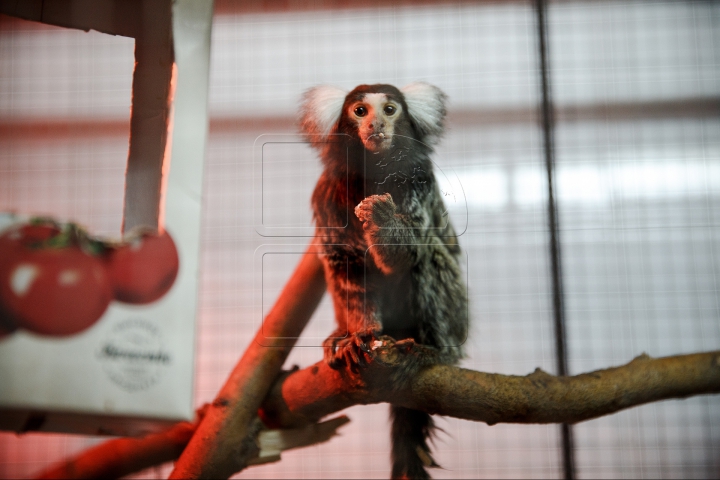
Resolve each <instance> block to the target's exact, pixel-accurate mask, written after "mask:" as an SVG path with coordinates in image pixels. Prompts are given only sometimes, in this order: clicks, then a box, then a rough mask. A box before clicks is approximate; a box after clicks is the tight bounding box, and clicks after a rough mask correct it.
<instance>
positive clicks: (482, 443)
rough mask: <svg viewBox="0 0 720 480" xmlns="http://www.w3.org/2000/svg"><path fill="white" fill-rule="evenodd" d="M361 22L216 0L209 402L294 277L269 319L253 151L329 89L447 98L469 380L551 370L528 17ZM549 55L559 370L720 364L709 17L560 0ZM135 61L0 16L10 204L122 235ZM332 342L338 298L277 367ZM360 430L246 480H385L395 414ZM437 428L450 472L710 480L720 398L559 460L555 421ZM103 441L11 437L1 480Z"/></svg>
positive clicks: (207, 301) (282, 181)
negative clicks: (713, 360) (385, 89)
mask: <svg viewBox="0 0 720 480" xmlns="http://www.w3.org/2000/svg"><path fill="white" fill-rule="evenodd" d="M381 3H382V4H381ZM365 5H366V6H365V7H360V6H356V4H354V3H352V2H347V1H340V0H338V1H336V2H335V1H331V0H326V1H322V2H315V3H312V7H310V6H308V4H306V3H302V4H301V2H279V1H278V2H273V1H266V2H260V1H258V2H230V1H216V8H215V9H216V12H215V18H214V25H213V36H212V58H211V62H212V63H211V72H210V107H209V108H210V127H209V138H208V147H207V155H206V166H205V198H204V199H203V201H204V220H203V222H204V223H203V233H202V245H203V250H202V264H201V268H202V270H201V275H202V282H201V291H200V308H199V312H198V326H197V348H196V373H195V385H196V387H195V390H196V396H195V401H196V404H197V405H198V406H199V405H201V404H202V403H205V402H208V401H211V400H212V399H213V398H214V396H215V393H216V392H217V390H218V389H219V387H220V386H221V385H222V384H223V383H224V381H225V378H226V376H227V374H228V373H229V372H230V369H231V368H232V366H233V365H234V364H235V362H236V361H237V360H238V359H239V357H240V355H241V354H242V352H243V351H244V349H245V347H246V346H247V344H248V343H249V341H250V340H251V338H252V337H253V335H254V333H255V329H256V327H257V325H258V323H259V320H260V318H261V315H262V311H261V310H265V309H267V308H269V306H271V305H272V298H273V295H276V294H277V292H278V291H279V290H280V288H282V285H283V284H284V282H285V281H286V280H287V279H288V278H289V276H290V273H291V272H292V269H293V268H294V266H295V262H296V260H297V258H294V257H293V256H292V255H286V256H284V257H283V258H282V259H281V260H277V261H273V262H271V263H269V264H268V265H267V267H266V269H265V270H264V271H263V272H262V273H263V281H264V284H263V285H264V286H263V288H264V289H266V290H264V291H263V296H262V297H263V301H262V303H263V305H262V307H259V306H258V295H259V292H258V290H257V289H256V288H255V284H254V275H255V274H254V273H253V268H252V266H253V262H254V259H255V250H256V249H257V248H258V247H259V246H261V245H268V244H270V245H277V246H278V247H277V248H278V249H279V250H283V249H284V250H288V249H290V250H292V248H293V247H291V245H300V246H299V247H298V249H297V251H299V252H301V251H302V249H303V247H302V245H303V244H305V243H307V241H308V239H307V238H303V237H294V238H292V237H273V238H269V237H261V236H260V235H259V234H258V233H257V232H256V230H255V224H254V222H255V212H254V211H253V208H254V207H253V195H254V194H253V180H252V179H253V145H254V143H255V140H256V138H257V137H258V136H260V135H263V134H283V133H295V132H296V131H297V128H296V121H297V117H298V113H297V112H298V104H299V100H300V97H301V95H302V92H303V91H304V90H306V89H307V88H309V87H311V86H314V85H318V84H333V85H336V86H339V87H342V88H345V89H348V90H350V89H352V88H353V87H355V86H356V85H358V84H361V83H391V84H395V85H397V86H403V85H405V84H407V83H410V82H413V81H417V80H423V81H426V82H429V83H432V84H434V85H437V86H439V87H440V88H441V89H443V90H444V91H445V92H446V93H447V94H448V96H449V99H450V102H449V108H448V111H449V116H448V132H447V134H446V136H445V138H444V140H443V141H442V143H441V145H440V146H439V148H438V151H437V155H436V157H435V162H436V164H437V167H438V171H439V172H442V173H443V174H444V175H446V176H448V177H449V178H456V179H457V180H458V181H459V183H460V184H461V185H462V187H463V188H462V190H463V191H464V195H465V201H466V204H467V208H466V209H462V208H460V209H457V210H455V211H454V212H453V221H454V223H455V224H456V225H460V227H459V228H458V230H460V231H464V233H463V234H462V236H461V237H460V242H461V245H462V247H463V248H464V251H465V253H466V255H467V265H468V267H467V270H468V283H469V293H470V299H471V321H472V325H471V334H470V337H469V340H468V343H467V352H468V358H467V359H465V360H464V361H463V366H465V367H468V368H473V369H479V370H483V371H487V372H497V373H505V374H518V375H525V374H528V373H530V372H532V371H533V370H534V369H535V368H536V367H541V368H543V369H544V370H546V371H548V372H551V373H555V372H557V368H556V365H557V356H556V355H557V353H556V342H555V333H554V327H553V322H554V318H555V315H556V313H555V311H554V310H553V282H552V269H551V266H552V265H551V260H550V253H549V252H550V237H551V235H550V233H551V228H550V227H549V223H548V213H547V212H548V194H547V173H546V166H545V160H546V158H545V150H544V136H543V135H544V130H543V128H542V124H541V122H540V119H541V111H540V105H541V103H542V102H541V100H542V89H541V78H542V75H541V74H542V71H541V68H540V67H541V62H540V55H539V48H538V39H539V35H538V17H537V11H536V7H535V4H534V3H528V2H521V1H517V2H513V1H505V2H487V1H479V2H470V1H465V2H460V3H449V2H439V1H438V2H429V1H422V2H419V3H418V2H416V3H411V2H395V1H388V2H374V1H373V2H369V3H366V4H365ZM368 5H369V6H368ZM547 39H548V45H547V51H548V53H549V57H548V68H547V70H546V74H547V78H548V80H549V86H550V93H551V100H552V105H551V106H552V107H553V109H554V112H555V124H554V127H553V128H552V130H551V131H550V132H549V133H550V135H551V138H554V147H555V148H554V160H555V167H556V169H555V181H556V182H555V187H556V201H557V211H558V230H559V246H560V249H559V251H560V255H561V257H560V258H561V265H560V267H561V269H560V273H561V278H560V279H561V283H562V286H563V292H562V293H563V299H564V319H565V328H566V332H567V335H566V338H567V358H566V362H567V365H568V371H569V373H570V374H577V373H582V372H586V371H590V370H594V369H600V368H605V367H609V366H613V365H619V364H623V363H626V362H628V361H630V360H631V359H632V358H633V357H635V356H637V355H639V354H641V353H643V352H646V353H648V354H649V355H651V356H664V355H673V354H680V353H691V352H698V351H707V350H717V349H720V295H719V287H720V242H719V241H720V2H711V1H701V2H680V1H663V2H655V1H630V0H625V1H562V2H550V3H549V4H548V6H547ZM133 48H134V42H133V40H132V39H129V38H123V37H114V36H109V35H104V34H100V33H97V32H88V33H85V32H80V31H74V30H68V29H62V28H59V27H51V26H46V25H41V24H36V23H31V22H26V21H21V20H17V19H13V18H11V17H7V16H2V15H0V210H11V209H14V210H18V211H21V212H27V213H38V214H49V215H54V216H57V217H58V218H61V219H68V220H75V221H78V222H80V223H82V224H84V225H86V226H87V227H88V228H89V229H90V231H91V232H93V233H96V234H99V235H108V236H116V237H117V236H119V235H120V226H121V220H122V205H123V201H122V199H123V189H124V172H125V164H126V160H127V150H128V133H129V113H130V110H129V109H130V100H131V98H130V91H131V83H132V69H133V62H134V57H133ZM272 162H274V163H272V165H271V166H272V168H270V169H269V170H268V177H267V178H264V179H263V182H265V181H266V180H267V182H266V183H264V185H267V186H268V189H269V190H267V192H266V195H267V196H266V200H267V202H266V204H265V206H264V208H267V209H268V210H267V212H268V213H270V214H272V215H273V217H272V218H274V219H276V220H277V221H278V222H280V223H283V222H287V223H300V224H302V223H303V222H305V223H307V222H309V218H310V209H309V196H310V192H311V191H312V188H313V185H314V182H315V180H316V178H317V176H318V174H319V171H320V168H319V162H318V161H317V159H316V158H315V156H314V154H313V152H311V151H310V149H309V148H307V147H305V146H302V145H299V146H297V148H292V149H289V150H287V151H282V152H280V154H277V155H274V156H272ZM463 227H464V228H463ZM284 250H283V251H284ZM278 258H279V257H278ZM266 299H267V300H266ZM265 302H267V304H265ZM332 328H333V320H332V310H331V308H330V306H329V302H328V301H327V298H326V299H325V300H324V302H323V304H322V306H321V308H320V309H319V311H318V312H317V313H316V315H315V317H314V319H313V320H312V324H311V326H310V327H309V329H308V332H307V334H306V338H304V339H303V341H302V342H301V345H302V346H301V347H299V348H296V349H295V350H294V351H293V353H292V355H291V358H290V359H289V360H288V366H290V365H293V364H298V365H300V366H307V365H310V364H312V363H314V362H316V361H318V360H319V359H320V358H321V357H322V352H321V350H320V349H319V348H318V347H317V345H318V344H319V341H320V340H321V339H322V338H324V337H325V336H326V335H327V334H329V333H330V331H331V329H332ZM0 388H2V387H1V386H0ZM346 413H347V414H348V415H349V416H350V417H351V419H352V422H351V423H350V424H349V425H347V426H345V427H343V429H342V430H341V433H342V435H341V436H340V437H338V438H335V439H333V440H332V441H330V442H329V443H326V444H324V445H321V446H317V447H312V448H306V449H301V450H297V451H292V452H288V453H285V454H283V460H282V461H281V462H280V463H276V464H270V465H267V466H263V467H254V468H250V469H247V470H245V471H244V472H242V473H241V474H239V476H238V477H239V478H283V477H284V478H338V477H343V478H387V477H388V476H389V471H390V463H389V454H388V452H389V441H388V436H389V425H388V421H387V406H386V405H376V406H365V407H354V408H351V409H349V410H348V411H347V412H346ZM438 424H439V425H440V427H442V429H443V430H444V433H443V432H441V433H440V435H439V436H438V438H437V439H436V442H435V451H436V459H437V460H438V461H439V463H440V464H441V465H442V466H443V467H444V469H442V470H440V469H438V470H435V471H434V472H433V475H434V476H435V477H436V478H546V477H549V478H557V477H562V476H563V462H564V460H563V459H564V458H565V457H567V455H568V453H572V454H573V455H574V459H575V469H576V470H575V471H576V475H577V477H578V478H718V477H720V454H719V453H720V397H717V396H715V397H711V396H704V397H695V398H690V399H687V400H682V401H665V402H660V403H655V404H652V405H646V406H643V407H639V408H634V409H631V410H627V411H624V412H621V413H618V414H615V415H612V416H609V417H605V418H601V419H597V420H592V421H588V422H584V423H581V424H578V425H576V426H574V427H573V432H574V443H573V445H572V448H571V452H568V451H567V449H564V448H563V446H562V442H561V434H560V428H559V427H558V426H557V425H545V426H538V425H495V426H492V427H489V426H487V425H485V424H479V423H472V422H467V421H461V420H455V419H439V420H438ZM102 440H103V439H102V438H100V437H84V436H73V435H56V434H25V435H21V436H18V435H15V434H12V433H2V434H0V477H3V478H11V477H12V478H16V477H28V476H32V475H33V474H34V473H37V472H39V471H40V470H42V469H43V468H44V467H46V466H48V465H49V464H50V463H52V462H56V461H58V460H61V459H63V458H65V457H67V456H69V455H72V454H74V453H76V452H79V451H81V450H83V449H85V448H87V447H89V446H91V445H94V444H96V443H98V442H99V441H102ZM170 469H171V466H167V465H166V466H163V467H158V468H155V469H152V470H149V471H146V472H142V473H141V474H139V475H138V477H142V478H148V477H157V478H163V477H165V476H166V475H167V474H168V473H169V471H170Z"/></svg>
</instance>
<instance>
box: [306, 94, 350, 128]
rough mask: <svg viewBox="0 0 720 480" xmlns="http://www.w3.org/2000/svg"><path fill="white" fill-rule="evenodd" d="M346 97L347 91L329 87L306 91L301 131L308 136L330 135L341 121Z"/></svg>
mask: <svg viewBox="0 0 720 480" xmlns="http://www.w3.org/2000/svg"><path fill="white" fill-rule="evenodd" d="M346 95H347V92H346V91H345V90H342V89H340V88H337V87H332V86H329V85H321V86H319V87H314V88H311V89H310V90H308V91H306V92H305V94H304V95H303V100H302V106H301V107H300V112H301V113H302V118H301V119H300V130H302V132H303V133H305V134H306V135H320V136H321V137H322V138H325V137H327V136H328V135H330V133H332V130H333V128H334V127H335V125H336V124H337V122H338V120H340V114H342V106H343V103H344V102H345V96H346Z"/></svg>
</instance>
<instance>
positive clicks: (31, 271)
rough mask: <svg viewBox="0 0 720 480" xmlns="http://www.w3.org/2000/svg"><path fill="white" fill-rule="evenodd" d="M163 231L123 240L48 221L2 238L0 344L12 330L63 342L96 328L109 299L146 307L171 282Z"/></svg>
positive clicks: (171, 261)
mask: <svg viewBox="0 0 720 480" xmlns="http://www.w3.org/2000/svg"><path fill="white" fill-rule="evenodd" d="M178 268H179V259H178V252H177V248H176V247H175V243H174V242H173V239H172V237H171V236H170V234H169V233H168V232H167V231H163V232H162V233H160V234H157V233H155V232H153V231H151V230H149V229H135V230H133V231H131V232H130V233H129V234H127V235H125V237H124V239H123V241H122V242H113V241H107V240H103V239H99V238H93V237H91V236H90V235H89V234H88V233H87V232H86V231H85V230H83V229H82V228H81V227H79V226H78V225H75V224H72V223H68V224H64V225H63V224H60V223H58V222H56V221H54V220H52V219H48V218H36V219H31V220H30V221H27V222H18V223H15V224H13V225H12V226H11V227H10V228H8V229H6V230H5V231H3V232H0V338H2V336H6V335H8V334H9V333H11V332H14V331H15V330H17V329H25V330H28V331H31V332H34V333H37V334H41V335H51V336H66V335H73V334H77V333H80V332H82V331H84V330H85V329H87V328H89V327H91V326H92V325H93V324H95V322H97V321H98V320H99V319H100V317H102V315H103V313H104V312H105V311H106V310H107V307H108V306H109V305H110V302H111V301H119V302H123V303H129V304H135V305H144V304H148V303H151V302H154V301H156V300H158V299H160V298H161V297H162V296H163V295H165V294H166V293H167V292H168V290H170V288H171V287H172V285H173V283H174V282H175V278H176V277H177V273H178Z"/></svg>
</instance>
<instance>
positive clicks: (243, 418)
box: [170, 245, 325, 478]
mask: <svg viewBox="0 0 720 480" xmlns="http://www.w3.org/2000/svg"><path fill="white" fill-rule="evenodd" d="M324 292H325V277H324V273H323V267H322V263H321V262H320V259H319V258H318V256H317V251H316V249H315V247H314V245H311V246H310V247H309V248H308V251H307V253H306V255H304V256H303V258H302V260H301V262H300V264H299V265H298V267H297V268H296V270H295V272H294V273H293V276H292V278H290V281H289V282H288V283H287V285H286V286H285V288H284V289H283V291H282V293H281V294H280V297H279V299H278V301H277V303H276V304H275V306H274V307H273V308H272V310H271V311H270V313H269V314H268V315H267V317H266V318H265V320H264V322H263V326H262V328H260V329H259V331H258V333H257V335H256V336H255V339H254V340H253V342H252V343H251V344H250V346H249V347H248V349H247V350H246V351H245V353H244V354H243V356H242V358H241V359H240V361H239V362H238V363H237V365H236V366H235V368H234V369H233V371H232V373H231V374H230V377H229V378H228V380H227V381H226V383H225V385H224V386H223V387H222V389H221V390H220V393H219V394H218V395H217V397H216V398H215V401H214V402H213V403H212V405H210V406H209V407H208V410H207V412H206V414H205V418H204V419H203V420H202V422H201V423H200V425H199V427H198V430H197V431H196V432H195V435H193V437H192V439H191V440H190V443H189V444H188V446H187V448H186V449H185V451H184V453H183V454H182V455H181V456H180V459H179V460H178V462H177V464H176V465H175V470H173V472H172V474H171V476H170V478H228V477H230V476H231V475H232V474H234V473H235V472H239V471H240V470H242V469H244V468H245V467H246V466H247V463H248V461H249V460H250V459H251V458H253V457H255V456H257V445H256V443H255V437H256V436H257V433H258V432H259V431H260V429H261V427H262V422H261V421H260V419H259V418H258V416H257V412H258V408H259V407H260V404H261V402H262V400H263V398H264V397H265V396H266V394H267V392H268V390H269V389H270V387H271V386H272V384H273V382H274V380H275V379H276V377H277V375H278V373H279V372H280V369H281V368H282V365H283V363H284V362H285V359H286V358H287V355H288V353H289V352H290V350H291V349H292V347H293V345H294V344H295V341H296V339H297V338H298V337H299V336H300V333H301V332H302V330H303V328H304V327H305V325H306V324H307V322H308V320H309V319H310V317H311V316H312V314H313V312H314V311H315V309H316V308H317V305H318V303H320V299H321V298H322V296H323V294H324Z"/></svg>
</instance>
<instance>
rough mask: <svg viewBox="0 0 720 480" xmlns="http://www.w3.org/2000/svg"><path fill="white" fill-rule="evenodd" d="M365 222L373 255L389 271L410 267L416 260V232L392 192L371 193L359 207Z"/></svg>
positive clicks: (367, 238)
mask: <svg viewBox="0 0 720 480" xmlns="http://www.w3.org/2000/svg"><path fill="white" fill-rule="evenodd" d="M355 215H356V216H357V217H358V219H360V221H361V222H363V234H364V237H365V242H366V243H367V245H368V247H369V250H368V252H369V254H370V255H371V256H372V258H373V260H374V261H375V264H376V265H377V266H378V268H380V270H382V271H383V272H384V273H385V274H390V273H393V272H396V271H400V270H404V269H406V268H408V267H409V266H410V265H411V264H412V263H413V261H414V255H413V251H414V248H413V245H414V244H415V243H416V241H415V233H414V231H413V229H412V228H410V226H408V225H406V221H405V220H404V216H403V215H400V214H398V209H397V207H396V206H395V202H393V199H392V196H391V195H390V194H389V193H385V194H383V195H370V196H369V197H366V198H365V199H364V200H363V201H362V202H360V203H359V204H358V206H357V207H355Z"/></svg>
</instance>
